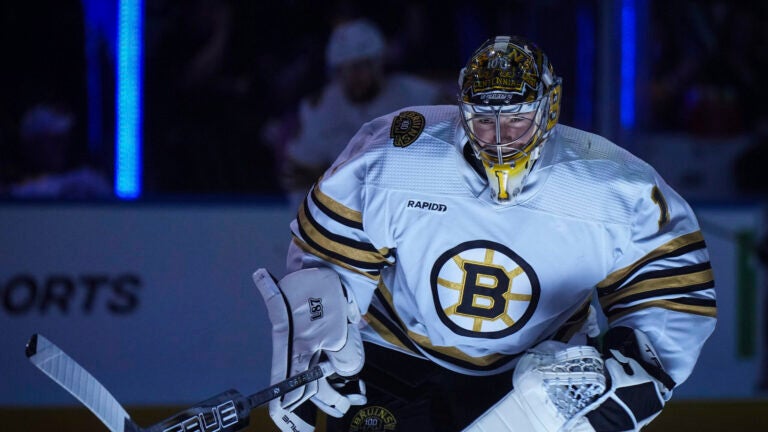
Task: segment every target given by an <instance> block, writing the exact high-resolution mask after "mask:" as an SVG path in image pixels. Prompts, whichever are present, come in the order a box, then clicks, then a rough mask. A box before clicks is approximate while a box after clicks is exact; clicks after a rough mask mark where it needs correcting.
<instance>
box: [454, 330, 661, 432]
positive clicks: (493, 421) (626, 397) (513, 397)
mask: <svg viewBox="0 0 768 432" xmlns="http://www.w3.org/2000/svg"><path fill="white" fill-rule="evenodd" d="M512 381H513V384H514V389H513V390H512V391H511V392H510V393H509V394H507V395H506V396H504V397H503V398H502V399H501V400H500V401H499V402H498V403H497V404H496V405H494V406H493V407H491V408H490V409H489V410H488V411H486V412H485V413H484V414H483V415H482V416H480V417H479V418H478V419H477V420H475V422H473V423H472V424H471V425H470V426H469V427H467V428H466V429H464V432H501V431H509V432H566V431H568V432H609V431H610V432H624V431H639V430H640V428H642V427H643V426H645V425H647V424H648V423H650V422H651V420H653V419H654V418H655V417H656V416H657V415H658V414H659V413H660V412H661V410H662V408H663V407H664V403H665V402H666V401H667V400H669V398H670V397H671V395H672V390H671V389H672V388H673V387H674V386H675V382H674V381H673V380H672V378H671V377H670V376H669V375H668V374H667V373H666V372H665V371H664V369H663V367H662V365H661V362H660V360H659V358H658V355H656V351H655V350H654V348H653V345H652V344H651V342H650V340H649V339H648V337H647V336H646V335H645V334H644V333H643V332H641V331H639V330H633V329H630V328H628V327H615V328H612V329H610V330H609V331H608V332H607V333H606V334H605V337H604V340H603V354H602V356H601V355H600V353H599V352H598V351H597V350H596V349H594V348H593V347H590V346H571V347H568V346H566V345H565V344H562V343H559V342H554V341H546V342H543V343H541V344H539V345H538V346H536V347H535V348H533V349H531V350H529V351H528V352H527V353H526V354H525V355H523V357H522V358H521V359H520V361H519V362H518V364H517V366H516V368H515V372H514V376H513V380H512Z"/></svg>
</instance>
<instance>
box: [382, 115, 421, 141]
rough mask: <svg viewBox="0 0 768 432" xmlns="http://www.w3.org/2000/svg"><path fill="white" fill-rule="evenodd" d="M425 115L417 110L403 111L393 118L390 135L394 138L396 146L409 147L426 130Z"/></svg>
mask: <svg viewBox="0 0 768 432" xmlns="http://www.w3.org/2000/svg"><path fill="white" fill-rule="evenodd" d="M425 123H426V122H425V121H424V116H423V115H422V114H421V113H417V112H416V111H403V112H401V113H400V114H398V115H397V117H395V119H394V120H392V127H391V128H390V130H389V137H390V138H393V139H394V142H393V144H394V145H395V147H408V146H409V145H411V144H413V142H414V141H416V139H417V138H419V136H420V135H421V132H423V131H424V125H425Z"/></svg>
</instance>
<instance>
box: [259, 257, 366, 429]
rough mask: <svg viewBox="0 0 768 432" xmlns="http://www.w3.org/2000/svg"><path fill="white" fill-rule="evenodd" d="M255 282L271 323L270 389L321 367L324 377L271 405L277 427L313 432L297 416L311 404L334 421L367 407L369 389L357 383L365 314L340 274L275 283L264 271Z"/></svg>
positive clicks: (298, 275) (317, 272)
mask: <svg viewBox="0 0 768 432" xmlns="http://www.w3.org/2000/svg"><path fill="white" fill-rule="evenodd" d="M253 280H254V282H255V284H256V286H257V287H258V289H259V292H260V293H261V295H262V297H263V298H264V302H265V303H266V306H267V310H268V313H269V319H270V321H271V322H272V374H271V377H270V380H271V383H272V384H274V383H277V382H280V381H282V380H285V379H286V378H288V377H290V376H293V375H296V374H298V373H301V372H304V371H306V370H308V369H311V368H312V367H314V366H316V365H318V364H321V366H322V368H323V372H324V374H325V376H324V377H323V378H321V379H319V380H317V381H313V382H310V383H307V384H306V385H305V386H302V387H300V388H298V389H296V390H293V391H291V392H289V393H287V394H285V395H284V396H283V397H281V398H277V399H274V400H272V401H271V402H270V404H269V414H270V417H272V420H273V421H274V422H275V424H276V425H277V426H278V427H279V428H280V429H281V430H283V431H296V430H298V431H301V432H310V431H313V430H314V425H313V424H314V419H310V418H306V417H307V416H301V415H299V411H296V409H297V408H298V407H299V406H300V405H301V404H303V403H304V402H306V401H307V400H308V399H309V400H311V401H312V402H313V403H314V404H315V405H317V407H318V408H320V409H321V410H323V411H325V412H326V413H327V414H328V415H331V416H334V417H341V416H343V415H344V414H345V413H346V412H347V410H348V409H349V407H350V406H351V405H362V404H364V403H365V402H366V399H365V385H364V384H363V382H362V381H358V380H357V379H356V378H355V375H356V374H357V373H359V372H360V370H361V369H362V368H363V363H364V359H365V356H364V352H363V342H362V339H361V337H360V330H359V329H358V323H359V322H360V319H361V316H360V309H359V308H358V306H357V303H356V302H355V299H354V296H353V295H352V293H351V292H349V291H347V290H345V289H344V287H343V286H342V284H341V281H340V280H339V277H338V275H337V274H336V272H334V271H333V270H330V269H327V268H315V269H304V270H299V271H296V272H294V273H290V274H288V275H287V276H285V277H284V278H283V279H281V280H280V281H279V282H277V283H275V282H276V281H275V279H274V278H273V277H272V275H270V274H269V272H268V271H267V270H265V269H259V270H257V271H256V272H255V273H254V274H253ZM342 393H343V394H342ZM294 411H296V412H294ZM301 411H302V412H303V411H306V410H301Z"/></svg>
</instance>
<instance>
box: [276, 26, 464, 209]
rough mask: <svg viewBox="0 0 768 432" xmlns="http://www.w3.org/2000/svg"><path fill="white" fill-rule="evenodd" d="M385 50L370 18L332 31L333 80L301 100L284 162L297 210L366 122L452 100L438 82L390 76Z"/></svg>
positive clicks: (329, 62)
mask: <svg viewBox="0 0 768 432" xmlns="http://www.w3.org/2000/svg"><path fill="white" fill-rule="evenodd" d="M386 50H387V43H386V40H385V37H384V35H383V34H382V32H381V30H380V29H379V28H378V26H377V25H376V24H374V23H373V22H371V21H370V20H367V19H364V18H358V19H354V20H350V21H345V22H342V23H340V24H339V25H337V26H336V28H335V29H334V30H333V32H332V34H331V37H330V40H329V41H328V44H327V47H326V57H325V59H326V65H327V67H328V71H329V73H330V81H329V82H328V83H327V84H326V85H325V87H324V88H322V90H321V91H320V93H319V94H316V95H312V96H308V97H305V98H303V99H302V101H301V103H300V107H299V119H298V120H299V124H298V132H297V135H296V136H295V137H294V138H292V139H289V140H288V142H287V144H286V148H285V149H284V151H285V154H284V155H283V158H284V159H283V160H282V161H280V163H281V165H282V173H283V176H282V179H283V187H284V189H285V190H286V192H287V193H288V195H289V200H290V201H291V205H292V206H293V207H294V208H297V207H298V204H299V203H300V202H301V201H302V200H303V199H304V196H305V195H306V193H307V191H308V190H309V187H310V186H311V185H312V184H313V183H314V182H315V180H317V179H318V177H320V176H321V175H322V173H323V172H324V171H325V169H326V168H328V167H329V166H330V165H331V163H332V162H333V161H334V160H335V159H336V156H338V155H339V153H340V152H341V150H342V149H343V148H344V146H345V145H346V143H347V142H349V139H350V138H352V136H353V135H354V134H355V132H356V131H357V130H358V129H360V126H362V125H363V123H365V122H367V121H369V120H370V119H373V118H376V117H378V116H380V115H383V114H385V113H387V112H391V111H392V110H395V109H398V108H403V107H407V106H411V105H430V104H437V103H441V102H442V103H445V102H447V101H448V100H449V99H448V98H447V97H446V96H445V95H444V93H443V92H442V91H441V87H440V86H439V85H438V84H436V83H432V82H429V81H427V80H424V79H421V78H418V77H415V76H411V75H407V74H403V73H396V72H393V73H389V72H387V71H386V70H385V56H386Z"/></svg>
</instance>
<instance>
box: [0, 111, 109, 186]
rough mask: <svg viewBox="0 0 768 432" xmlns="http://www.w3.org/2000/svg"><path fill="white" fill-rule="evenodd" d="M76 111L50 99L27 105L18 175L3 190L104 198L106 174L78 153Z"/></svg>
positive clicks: (21, 130) (21, 134)
mask: <svg viewBox="0 0 768 432" xmlns="http://www.w3.org/2000/svg"><path fill="white" fill-rule="evenodd" d="M74 124H75V115H74V113H73V112H72V110H71V109H69V108H67V107H65V106H61V105H56V104H50V103H43V104H38V105H35V106H33V107H31V108H29V109H28V110H27V111H26V112H25V113H24V115H23V117H22V120H21V125H20V128H19V143H20V148H19V150H18V153H19V158H20V161H19V162H20V163H19V166H18V170H19V175H18V176H17V178H15V179H13V180H12V181H11V182H10V184H9V185H8V186H7V188H6V190H5V191H4V192H5V194H7V195H8V196H10V197H12V198H106V197H109V196H110V195H111V186H110V182H109V181H108V180H107V178H106V177H105V176H104V175H103V174H102V173H100V172H98V171H96V170H94V169H93V168H91V167H89V166H88V164H87V163H86V162H85V161H83V158H80V157H78V155H77V154H76V151H75V146H74V143H73V142H72V135H73V134H72V131H73V127H74Z"/></svg>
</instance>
